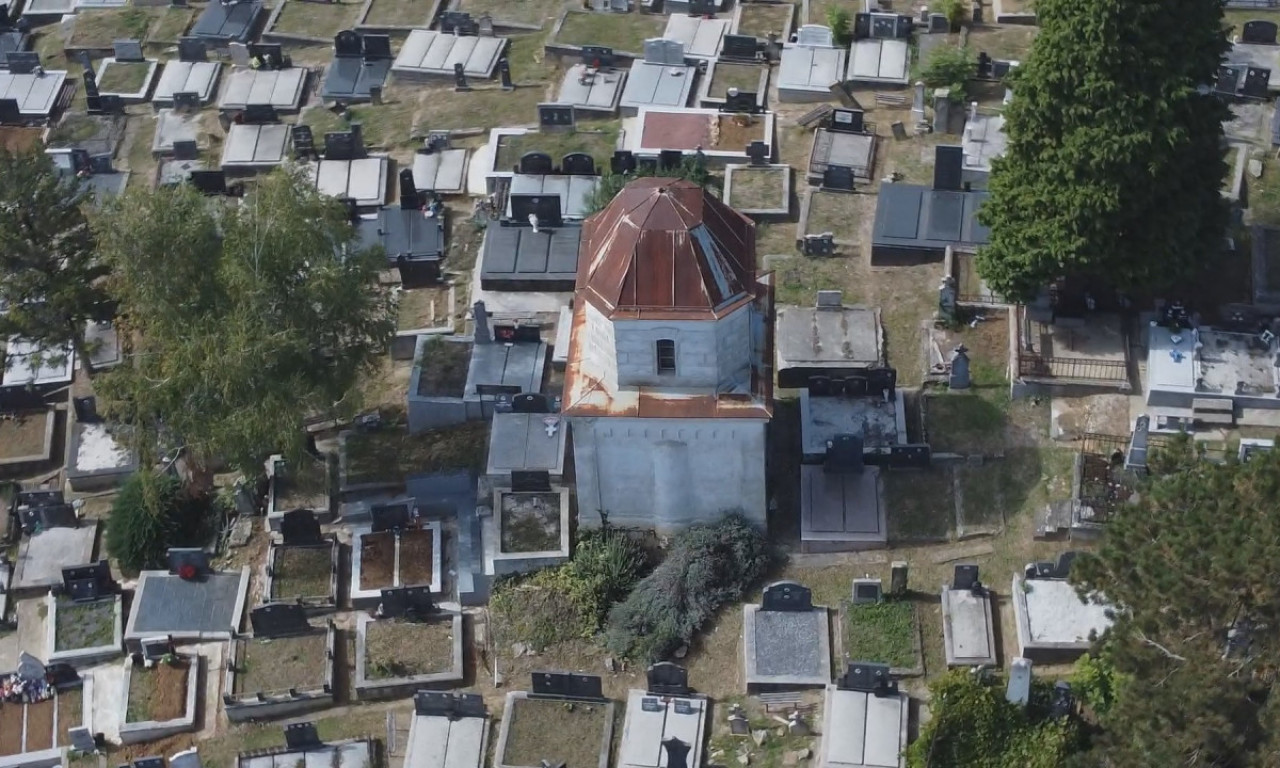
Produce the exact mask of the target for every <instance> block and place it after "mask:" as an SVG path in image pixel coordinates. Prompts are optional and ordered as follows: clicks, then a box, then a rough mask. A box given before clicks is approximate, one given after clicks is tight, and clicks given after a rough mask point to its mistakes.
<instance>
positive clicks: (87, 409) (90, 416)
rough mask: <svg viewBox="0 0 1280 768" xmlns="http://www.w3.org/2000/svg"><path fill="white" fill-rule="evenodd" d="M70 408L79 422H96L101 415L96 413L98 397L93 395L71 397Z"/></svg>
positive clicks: (100, 418) (99, 420)
mask: <svg viewBox="0 0 1280 768" xmlns="http://www.w3.org/2000/svg"><path fill="white" fill-rule="evenodd" d="M71 405H72V408H74V409H75V412H76V421H78V422H80V423H81V424H98V423H100V422H101V421H102V417H101V416H99V415H98V399H97V398H96V397H94V396H93V395H88V396H86V397H73V398H71Z"/></svg>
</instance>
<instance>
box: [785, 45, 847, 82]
mask: <svg viewBox="0 0 1280 768" xmlns="http://www.w3.org/2000/svg"><path fill="white" fill-rule="evenodd" d="M844 60H845V52H844V51H843V50H842V49H840V48H813V47H810V46H807V45H791V44H787V45H784V46H782V59H781V61H780V62H779V64H778V89H779V90H783V89H786V90H793V91H814V92H817V93H829V90H828V88H829V87H830V85H831V84H832V83H836V82H839V81H840V80H842V79H843V78H844Z"/></svg>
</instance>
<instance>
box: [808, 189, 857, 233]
mask: <svg viewBox="0 0 1280 768" xmlns="http://www.w3.org/2000/svg"><path fill="white" fill-rule="evenodd" d="M853 200H854V198H853V196H852V195H849V194H845V193H842V192H823V191H822V190H814V191H813V192H811V193H810V194H809V217H808V218H807V219H805V226H804V233H805V234H806V235H820V234H822V233H823V232H830V233H831V234H833V235H835V238H836V240H839V241H840V242H844V243H857V242H858V222H859V219H858V216H857V214H856V213H854V209H853Z"/></svg>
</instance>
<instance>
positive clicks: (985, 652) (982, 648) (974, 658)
mask: <svg viewBox="0 0 1280 768" xmlns="http://www.w3.org/2000/svg"><path fill="white" fill-rule="evenodd" d="M942 636H943V647H944V648H945V650H946V656H947V665H948V666H952V667H964V666H968V667H975V666H995V664H996V640H995V631H994V628H993V624H992V618H991V596H990V594H987V593H982V594H975V593H974V592H973V591H972V590H969V589H951V588H950V587H943V588H942Z"/></svg>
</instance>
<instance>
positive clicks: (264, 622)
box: [249, 603, 311, 637]
mask: <svg viewBox="0 0 1280 768" xmlns="http://www.w3.org/2000/svg"><path fill="white" fill-rule="evenodd" d="M249 624H250V625H251V626H252V627H253V634H254V636H256V637H287V636H289V635H301V634H305V633H307V632H310V631H311V625H310V624H308V623H307V609H306V608H304V607H303V606H301V605H299V604H297V603H270V604H268V605H263V606H260V607H258V608H254V609H253V610H252V611H249Z"/></svg>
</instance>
